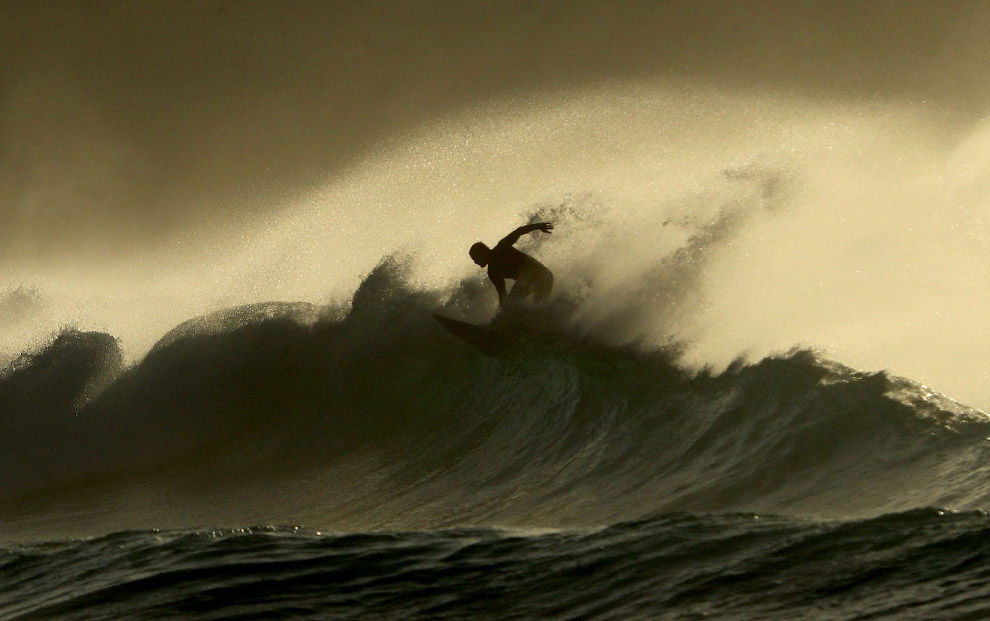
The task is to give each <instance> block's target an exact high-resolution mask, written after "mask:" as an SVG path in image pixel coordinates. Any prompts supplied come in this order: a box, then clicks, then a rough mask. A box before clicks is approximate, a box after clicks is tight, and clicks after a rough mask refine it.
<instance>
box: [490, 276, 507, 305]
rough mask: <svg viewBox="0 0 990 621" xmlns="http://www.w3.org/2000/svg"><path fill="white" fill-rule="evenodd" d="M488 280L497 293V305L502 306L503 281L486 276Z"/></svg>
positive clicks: (495, 277) (503, 299) (503, 295)
mask: <svg viewBox="0 0 990 621" xmlns="http://www.w3.org/2000/svg"><path fill="white" fill-rule="evenodd" d="M488 279H489V280H491V281H492V284H493V285H495V290H496V291H498V305H499V306H502V302H504V301H505V279H504V278H499V277H497V276H488Z"/></svg>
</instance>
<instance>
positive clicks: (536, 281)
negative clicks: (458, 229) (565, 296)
mask: <svg viewBox="0 0 990 621" xmlns="http://www.w3.org/2000/svg"><path fill="white" fill-rule="evenodd" d="M552 230H553V225H552V224H550V223H549V222H537V223H536V224H526V225H524V226H521V227H519V228H518V229H516V230H514V231H512V232H511V233H509V234H508V235H506V236H505V237H503V238H502V241H500V242H498V243H497V244H496V245H495V247H494V248H489V247H488V246H486V245H485V244H484V243H482V242H478V243H476V244H474V245H473V246H471V250H469V251H468V254H470V255H471V258H472V259H474V262H475V263H477V264H478V265H480V266H481V267H485V266H488V279H489V280H491V281H492V284H493V285H495V290H496V291H498V303H499V306H503V305H504V304H505V300H506V299H507V298H508V299H510V300H516V299H518V300H522V299H525V298H527V297H529V296H532V297H533V301H534V302H542V301H543V300H545V299H546V298H547V296H549V295H550V290H551V289H553V273H552V272H551V271H550V270H548V269H547V268H546V266H545V265H543V264H542V263H540V262H539V261H537V260H536V259H534V258H533V257H531V256H529V255H528V254H526V253H525V252H521V251H519V250H516V249H515V248H513V247H512V246H513V244H515V243H516V242H517V241H519V238H520V237H522V236H523V235H525V234H526V233H532V232H533V231H543V232H544V233H550V232H551V231H552ZM506 278H510V279H512V280H514V281H515V284H514V285H513V286H512V291H511V292H509V293H508V294H507V293H506V290H505V279H506Z"/></svg>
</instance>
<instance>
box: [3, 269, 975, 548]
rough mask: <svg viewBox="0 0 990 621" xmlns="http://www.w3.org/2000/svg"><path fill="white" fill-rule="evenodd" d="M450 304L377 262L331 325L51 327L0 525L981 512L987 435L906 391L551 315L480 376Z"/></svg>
mask: <svg viewBox="0 0 990 621" xmlns="http://www.w3.org/2000/svg"><path fill="white" fill-rule="evenodd" d="M476 293H477V292H476V291H475V290H474V289H473V288H472V286H471V285H470V284H467V283H466V284H463V285H461V286H460V287H459V288H456V289H455V290H453V291H431V290H422V289H416V288H414V287H412V286H411V285H410V284H409V282H408V281H407V279H406V277H405V272H404V269H403V266H402V264H401V262H400V261H396V260H387V261H384V262H383V263H382V264H381V265H379V267H378V268H376V269H375V270H374V271H373V272H372V273H371V274H370V275H369V276H368V277H367V278H366V279H365V280H364V282H363V283H362V285H361V287H360V288H359V289H358V291H357V292H356V294H355V296H354V298H353V300H352V302H351V305H350V307H349V308H322V307H315V306H311V305H307V304H279V303H269V304H264V305H254V306H251V307H243V308H239V309H232V310H230V311H225V312H222V313H219V314H214V315H210V316H207V317H203V318H200V319H197V320H194V321H191V322H187V323H186V324H183V325H182V326H180V327H178V328H176V330H174V331H173V332H172V333H170V334H169V335H167V336H166V337H165V338H164V339H162V341H161V342H160V343H159V344H158V345H157V346H155V348H153V349H152V350H151V352H150V353H149V354H148V355H147V356H146V357H145V358H144V359H143V360H142V361H141V362H140V363H138V364H136V365H133V366H131V367H126V366H125V365H124V364H123V362H122V357H121V354H120V349H119V347H118V346H117V343H116V341H115V339H113V337H111V336H109V335H106V334H100V333H86V332H77V331H71V330H69V331H65V332H63V333H62V334H61V335H59V336H58V337H57V338H56V339H54V341H53V342H52V343H51V344H49V345H48V346H47V347H45V348H43V349H41V350H40V351H38V352H35V353H33V354H25V355H23V356H22V357H21V359H19V360H18V361H17V362H16V363H15V364H13V365H11V366H10V367H8V369H7V370H6V371H5V373H4V374H3V376H2V378H0V412H3V415H2V417H0V425H2V427H3V429H2V433H0V460H2V467H0V493H2V498H3V500H4V501H5V506H6V507H7V509H6V512H7V516H6V517H7V518H8V519H7V520H6V523H5V525H4V527H3V528H4V529H6V531H7V533H8V534H10V533H15V534H16V533H17V532H21V531H22V530H24V529H28V530H30V529H32V528H38V529H41V528H43V527H44V526H43V522H44V519H42V518H40V517H39V516H40V515H41V513H40V509H39V508H40V507H44V510H45V512H46V514H50V515H51V516H53V517H51V518H50V519H51V520H53V521H54V520H62V522H63V523H64V521H65V518H66V517H67V516H69V517H70V518H71V519H70V520H69V521H71V522H73V523H74V524H76V526H77V528H78V529H79V530H80V531H81V532H87V531H89V532H92V531H95V532H108V531H109V530H113V529H116V528H127V529H132V528H143V527H167V526H171V527H184V526H190V525H195V524H207V525H212V524H222V523H237V524H245V523H306V524H312V525H319V526H325V527H334V528H341V529H351V530H372V529H379V528H418V527H431V528H433V527H444V526H450V527H453V526H459V525H465V524H472V525H498V524H501V525H515V526H528V527H564V526H589V525H601V524H614V523H617V522H622V521H629V520H637V519H643V518H645V517H648V516H654V515H659V514H663V513H668V512H680V511H692V512H726V511H728V512H732V511H757V512H761V513H762V512H770V513H776V514H787V515H815V516H826V517H827V516H831V517H850V516H868V515H876V514H880V513H887V512H893V511H904V510H909V509H912V508H915V507H923V506H951V507H955V508H959V509H971V508H976V507H980V506H982V505H983V504H984V503H986V502H987V499H988V496H990V485H988V484H987V483H986V480H987V474H988V464H990V461H988V456H987V437H988V436H990V422H988V419H987V418H986V416H985V415H983V414H982V413H981V412H979V411H977V410H974V409H971V408H967V407H965V406H963V405H961V404H958V403H956V402H954V401H952V400H951V399H948V398H946V397H944V396H941V395H939V394H938V393H936V392H934V391H932V390H931V389H929V388H927V387H925V386H921V385H919V384H916V383H914V382H911V381H909V380H907V379H904V378H899V377H895V376H891V375H888V374H886V373H862V372H858V371H855V370H853V369H850V368H848V367H846V366H843V365H841V364H839V363H836V362H833V361H829V360H826V359H824V358H822V357H820V356H819V355H817V354H815V353H813V352H809V351H804V350H795V351H792V352H789V353H787V354H785V355H780V356H776V357H770V358H766V359H764V360H761V361H759V362H756V363H752V364H745V363H742V362H739V363H736V364H733V365H732V366H730V367H729V368H728V369H726V370H725V371H723V372H721V373H714V372H712V371H704V370H703V371H701V372H697V373H694V372H689V371H687V370H685V369H684V368H682V367H681V366H679V365H678V364H677V354H678V351H677V348H676V347H675V346H671V347H668V348H666V349H659V350H657V349H654V350H646V349H643V348H638V347H634V346H615V345H610V344H608V343H606V342H602V341H598V340H596V339H595V338H594V337H593V335H588V334H587V333H585V332H584V331H583V330H580V329H578V328H576V327H573V326H572V324H571V323H570V322H569V321H568V317H569V313H570V312H572V310H573V309H571V308H570V307H569V306H568V303H567V302H564V301H559V302H558V303H557V304H556V305H553V306H551V307H550V308H547V309H545V310H543V311H538V312H536V311H534V312H533V313H531V314H530V316H528V317H527V318H526V319H525V321H523V322H522V324H524V325H526V326H529V327H527V328H522V327H520V323H519V322H517V323H516V324H515V326H513V328H512V329H513V330H515V331H516V334H517V336H518V338H517V339H516V340H515V342H514V344H513V345H512V346H511V348H510V349H509V350H508V351H507V352H505V355H503V356H501V357H499V358H490V357H486V356H483V355H481V354H479V353H478V352H477V351H475V350H473V349H472V348H471V347H469V346H467V345H466V344H465V343H462V342H460V341H459V340H457V339H455V338H453V337H452V336H451V335H450V334H448V333H446V332H445V331H443V330H442V329H441V328H440V326H439V325H438V324H437V323H436V322H435V321H434V319H433V317H432V316H431V314H432V313H433V312H434V311H440V312H444V313H447V314H449V315H451V316H457V315H460V316H465V315H466V313H467V312H468V311H467V309H471V308H477V307H478V304H477V303H476V302H477V300H475V299H474V297H473V296H475V295H476ZM475 319H476V318H475ZM503 321H504V320H503ZM498 324H499V322H496V324H495V325H496V326H497V325H498ZM52 507H61V509H59V510H53V509H52Z"/></svg>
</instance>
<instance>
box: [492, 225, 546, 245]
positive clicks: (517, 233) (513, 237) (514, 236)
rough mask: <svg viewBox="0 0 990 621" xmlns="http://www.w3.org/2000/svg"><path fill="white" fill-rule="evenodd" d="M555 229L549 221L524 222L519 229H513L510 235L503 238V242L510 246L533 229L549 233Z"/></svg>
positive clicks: (501, 242)
mask: <svg viewBox="0 0 990 621" xmlns="http://www.w3.org/2000/svg"><path fill="white" fill-rule="evenodd" d="M552 230H553V225H552V224H550V223H549V222H537V223H536V224H524V225H523V226H521V227H519V228H518V229H516V230H514V231H512V232H511V233H509V234H508V235H506V236H505V237H503V238H502V241H500V242H499V245H501V244H509V245H510V246H511V245H513V244H515V243H516V242H517V241H519V238H520V237H522V236H523V235H525V234H526V233H532V232H533V231H543V232H544V233H549V232H550V231H552Z"/></svg>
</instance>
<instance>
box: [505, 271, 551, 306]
mask: <svg viewBox="0 0 990 621" xmlns="http://www.w3.org/2000/svg"><path fill="white" fill-rule="evenodd" d="M552 290H553V273H552V272H551V271H550V270H548V269H547V268H545V267H543V266H542V265H540V266H535V265H534V266H533V267H531V268H529V269H527V270H526V271H525V272H523V273H521V274H520V275H519V278H517V279H516V282H515V284H514V285H512V291H510V292H509V297H510V298H517V299H521V298H527V297H529V296H533V301H534V302H542V301H543V300H545V299H546V298H547V297H548V296H549V295H550V291H552Z"/></svg>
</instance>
